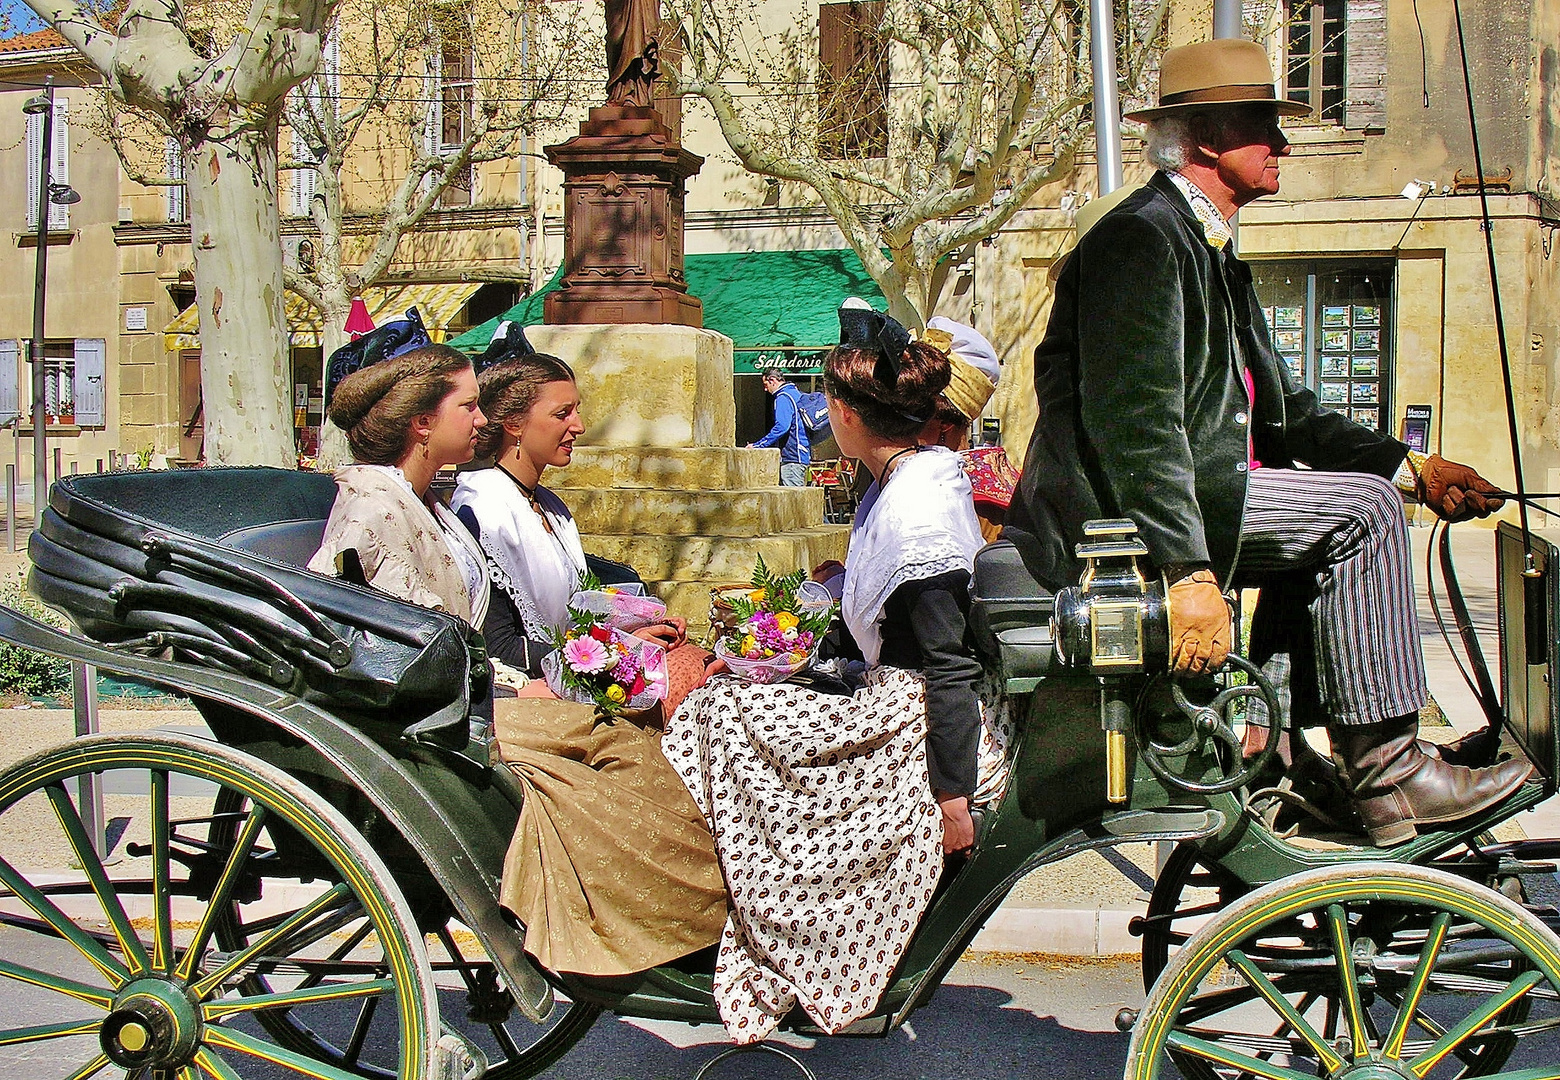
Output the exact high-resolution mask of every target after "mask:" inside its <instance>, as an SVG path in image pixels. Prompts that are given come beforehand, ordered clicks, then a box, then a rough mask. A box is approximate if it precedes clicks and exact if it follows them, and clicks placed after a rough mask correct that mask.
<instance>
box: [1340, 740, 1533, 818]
mask: <svg viewBox="0 0 1560 1080" xmlns="http://www.w3.org/2000/svg"><path fill="white" fill-rule="evenodd" d="M1418 733H1419V717H1418V715H1417V714H1410V715H1408V716H1400V717H1397V718H1396V719H1393V720H1384V721H1382V722H1381V723H1379V724H1366V725H1359V726H1351V727H1345V726H1343V725H1335V726H1333V727H1330V728H1329V729H1328V734H1329V735H1330V736H1331V738H1332V745H1333V758H1334V760H1335V761H1336V762H1337V764H1338V772H1339V774H1340V775H1341V776H1342V778H1343V781H1344V785H1345V786H1346V787H1347V788H1348V790H1349V792H1350V794H1351V795H1352V796H1353V797H1354V808H1355V810H1356V811H1358V813H1359V815H1360V820H1361V821H1362V822H1363V823H1364V825H1365V829H1366V831H1367V832H1369V833H1370V840H1371V843H1373V844H1375V845H1376V846H1377V847H1391V846H1393V845H1394V844H1401V843H1404V842H1406V841H1408V840H1412V839H1413V838H1414V837H1415V836H1416V835H1418V829H1417V828H1416V827H1415V826H1417V825H1439V824H1443V823H1445V822H1449V821H1459V820H1461V819H1462V818H1465V817H1467V816H1469V815H1470V814H1477V813H1479V812H1480V811H1481V810H1487V809H1489V808H1490V807H1491V806H1494V805H1495V804H1496V803H1498V802H1500V801H1501V800H1502V799H1504V798H1506V797H1507V796H1509V795H1511V794H1512V793H1513V792H1515V791H1516V790H1517V789H1518V788H1519V787H1521V786H1522V783H1523V781H1525V780H1526V779H1527V778H1528V777H1529V776H1531V775H1532V773H1533V766H1532V765H1530V764H1529V763H1528V762H1527V761H1525V760H1521V759H1512V760H1510V761H1503V762H1501V763H1500V764H1498V765H1494V766H1491V767H1490V768H1488V769H1469V768H1464V767H1463V766H1461V765H1449V764H1447V763H1446V762H1444V761H1442V760H1440V759H1439V758H1436V757H1432V756H1430V755H1429V754H1426V753H1425V752H1424V750H1423V749H1422V748H1421V746H1420V744H1419V742H1418V741H1417V739H1416V738H1415V736H1416V735H1417V734H1418Z"/></svg>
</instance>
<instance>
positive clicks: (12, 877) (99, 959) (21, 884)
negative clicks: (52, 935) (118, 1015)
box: [0, 858, 130, 990]
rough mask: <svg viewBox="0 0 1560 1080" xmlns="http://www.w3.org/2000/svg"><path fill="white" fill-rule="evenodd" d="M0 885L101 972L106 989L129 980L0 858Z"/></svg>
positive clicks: (103, 951) (117, 964) (126, 972)
mask: <svg viewBox="0 0 1560 1080" xmlns="http://www.w3.org/2000/svg"><path fill="white" fill-rule="evenodd" d="M0 882H3V883H4V884H5V886H6V887H7V888H8V889H10V890H11V891H12V892H13V893H15V894H16V898H17V899H18V900H20V901H21V902H22V903H24V904H26V905H27V906H28V907H30V908H32V910H33V913H34V914H36V915H37V916H38V917H39V918H40V919H42V920H43V921H44V922H46V923H48V924H49V925H50V926H52V927H53V928H54V930H55V931H56V932H57V933H58V934H59V935H60V937H62V938H64V939H65V940H66V941H68V942H70V943H71V944H72V945H74V946H76V948H77V949H78V950H79V951H80V952H81V955H83V956H85V957H86V958H87V959H88V960H90V961H91V962H92V966H93V967H95V968H97V969H98V970H99V971H101V972H102V973H103V977H104V978H106V979H107V980H108V982H109V986H110V987H112V988H113V989H115V990H117V989H119V988H120V987H121V986H123V985H124V984H125V982H126V981H127V980H128V979H129V976H130V972H129V969H128V968H126V967H125V966H124V965H123V964H121V963H120V962H119V961H118V960H115V959H114V958H113V957H112V956H110V955H109V953H108V950H107V949H105V948H103V946H102V945H100V944H99V943H98V941H97V939H96V938H94V937H92V936H91V935H90V934H88V933H87V932H86V931H85V930H83V929H81V927H79V926H77V925H76V923H75V920H73V919H71V918H70V916H68V915H66V914H65V913H64V912H63V911H61V910H60V909H59V908H58V907H57V906H56V905H55V903H54V901H52V900H50V899H49V898H48V897H47V896H45V895H43V893H42V892H41V891H40V890H39V889H38V888H37V887H36V886H35V885H33V883H32V882H30V881H28V880H27V879H26V878H24V877H23V876H22V875H21V874H20V873H18V872H17V871H16V869H15V868H14V867H12V866H11V864H10V863H8V862H6V861H5V859H3V858H0Z"/></svg>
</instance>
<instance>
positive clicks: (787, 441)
mask: <svg viewBox="0 0 1560 1080" xmlns="http://www.w3.org/2000/svg"><path fill="white" fill-rule="evenodd" d="M763 379H764V393H766V394H771V395H773V396H774V399H775V426H774V427H772V428H770V429H769V433H768V434H767V435H765V436H764V437H763V438H762V439H759V440H758V441H757V442H751V443H748V446H750V447H764V446H778V447H780V483H781V484H782V485H783V486H785V487H805V486H806V485H807V466H808V465H809V464H811V462H812V447H811V446H810V445H809V444H808V442H807V427H806V425H805V424H803V423H802V412H801V408H800V405H801V399H802V392H801V391H800V390H798V389H797V388H796V384H795V383H793V382H788V381H786V379H785V377H784V376H782V375H781V374H780V369H779V368H765V369H764V375H763Z"/></svg>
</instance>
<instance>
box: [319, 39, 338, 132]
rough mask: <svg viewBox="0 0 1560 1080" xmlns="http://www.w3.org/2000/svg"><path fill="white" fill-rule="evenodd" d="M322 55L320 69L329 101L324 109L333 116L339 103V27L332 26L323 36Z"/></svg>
mask: <svg viewBox="0 0 1560 1080" xmlns="http://www.w3.org/2000/svg"><path fill="white" fill-rule="evenodd" d="M322 51H323V53H324V55H323V56H322V57H321V58H320V67H321V69H322V70H323V71H324V73H325V89H326V92H327V93H328V94H329V95H330V101H329V102H328V103H327V104H326V106H325V107H326V109H328V110H329V111H330V114H331V115H332V116H334V115H335V114H336V108H337V105H338V104H339V102H340V101H341V32H340V27H339V26H332V27H331V28H330V33H329V34H326V35H325V48H324V49H323V50H322Z"/></svg>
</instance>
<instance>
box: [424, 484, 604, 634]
mask: <svg viewBox="0 0 1560 1080" xmlns="http://www.w3.org/2000/svg"><path fill="white" fill-rule="evenodd" d="M536 501H537V503H538V504H539V505H540V507H541V514H538V513H537V512H536V511H535V510H534V509H532V508H531V503H530V500H528V499H527V498H526V497H525V493H524V492H522V491H521V490H520V487H519V485H518V484H516V483H515V482H514V480H513V479H512V478H511V477H509V476H508V475H507V474H505V473H504V472H503V470H501V469H496V468H494V469H479V470H477V471H476V472H466V473H461V474H460V479H459V481H458V482H457V483H456V485H455V497H454V498H453V499H452V500H450V505H451V506H453V507H454V508H455V509H456V510H457V511H459V510H461V509H464V508H468V507H469V508H470V510H471V513H472V514H473V515H474V516H475V517H476V519H477V525H478V527H479V528H480V529H481V535H480V536H479V537H478V542H479V543H480V544H481V546H482V551H483V554H485V555H486V556H487V564H488V575H489V577H491V578H492V579H493V584H494V585H497V586H498V587H499V588H500V589H502V590H504V593H505V595H507V596H508V597H509V598H510V599H511V600H513V601H514V603H515V609H516V610H517V611H518V612H519V613H520V622H521V625H522V626H523V627H524V629H525V635H526V637H528V638H531V639H533V640H536V641H546V640H548V639H549V638H551V637H552V634H553V632H554V631H555V630H559V629H561V628H562V627H563V625H564V624H565V622H567V620H568V613H569V598H570V597H571V596H573V595H574V592H575V590H576V589H577V588H578V587H579V581H580V575H581V574H583V573H584V572H585V549H584V547H583V546H582V545H581V544H580V531H579V528H578V527H577V526H576V525H575V524H574V518H573V517H572V516H571V515H570V514H569V509H568V507H566V506H564V505H563V500H562V499H560V498H558V496H556V495H554V494H553V493H552V492H550V491H548V490H547V489H546V488H544V487H538V488H537V489H536ZM543 515H546V518H547V521H548V524H550V525H551V526H552V532H550V533H549V532H548V531H547V527H546V526H544V525H543V524H542V516H543Z"/></svg>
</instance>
